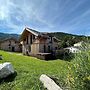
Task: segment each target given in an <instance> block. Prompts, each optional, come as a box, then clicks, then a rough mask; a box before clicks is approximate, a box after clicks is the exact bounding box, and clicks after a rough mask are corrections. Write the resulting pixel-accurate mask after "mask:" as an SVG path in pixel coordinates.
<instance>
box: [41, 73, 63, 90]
mask: <svg viewBox="0 0 90 90" xmlns="http://www.w3.org/2000/svg"><path fill="white" fill-rule="evenodd" d="M40 81H41V82H42V83H43V84H44V87H45V88H47V89H48V90H62V89H61V88H60V87H59V86H58V85H57V84H56V83H55V82H54V81H53V80H52V79H51V78H49V77H48V76H47V75H44V74H42V75H41V76H40Z"/></svg>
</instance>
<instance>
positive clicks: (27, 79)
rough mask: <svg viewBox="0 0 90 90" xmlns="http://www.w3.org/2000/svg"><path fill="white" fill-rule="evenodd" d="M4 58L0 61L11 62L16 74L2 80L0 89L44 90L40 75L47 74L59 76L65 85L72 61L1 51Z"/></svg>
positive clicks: (59, 80)
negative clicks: (42, 58) (38, 57)
mask: <svg viewBox="0 0 90 90" xmlns="http://www.w3.org/2000/svg"><path fill="white" fill-rule="evenodd" d="M0 54H1V55H3V58H4V59H3V60H0V63H4V62H11V63H12V65H13V67H14V69H15V71H16V74H15V76H9V79H6V80H2V81H1V83H0V90H44V88H43V86H42V84H41V82H40V81H39V77H40V75H41V74H46V75H48V76H51V77H56V78H58V80H57V82H58V83H59V85H60V86H61V87H65V86H66V85H65V80H66V76H67V73H68V65H70V62H67V61H63V60H59V59H58V60H50V61H44V60H40V59H37V58H34V57H30V56H23V55H19V54H18V53H10V52H5V51H0ZM10 78H11V79H10Z"/></svg>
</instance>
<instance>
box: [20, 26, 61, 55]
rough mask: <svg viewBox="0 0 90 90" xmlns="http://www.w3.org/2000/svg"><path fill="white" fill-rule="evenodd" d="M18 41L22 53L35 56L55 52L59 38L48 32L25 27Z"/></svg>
mask: <svg viewBox="0 0 90 90" xmlns="http://www.w3.org/2000/svg"><path fill="white" fill-rule="evenodd" d="M20 41H21V44H22V53H23V54H25V55H33V56H37V55H49V54H55V51H56V50H57V49H58V41H59V40H58V39H57V38H56V37H53V36H51V35H50V34H49V33H41V32H38V31H35V30H32V29H30V28H25V29H24V31H23V33H22V34H21V37H20Z"/></svg>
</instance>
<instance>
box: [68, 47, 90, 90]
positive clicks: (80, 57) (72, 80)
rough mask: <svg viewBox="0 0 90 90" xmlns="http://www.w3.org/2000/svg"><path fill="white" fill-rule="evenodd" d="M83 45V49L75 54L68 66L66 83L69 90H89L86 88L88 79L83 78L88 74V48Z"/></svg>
mask: <svg viewBox="0 0 90 90" xmlns="http://www.w3.org/2000/svg"><path fill="white" fill-rule="evenodd" d="M84 47H85V49H83V51H81V52H80V53H78V54H76V55H75V58H74V60H73V61H72V62H71V63H72V65H71V66H68V69H69V71H70V72H69V73H68V75H67V84H68V86H69V89H70V90H72V89H73V90H90V89H88V88H89V87H88V82H89V83H90V81H88V80H87V79H85V78H86V77H88V76H89V75H90V53H89V50H90V49H89V47H87V48H86V46H84ZM82 48H83V47H82ZM85 86H87V88H85Z"/></svg>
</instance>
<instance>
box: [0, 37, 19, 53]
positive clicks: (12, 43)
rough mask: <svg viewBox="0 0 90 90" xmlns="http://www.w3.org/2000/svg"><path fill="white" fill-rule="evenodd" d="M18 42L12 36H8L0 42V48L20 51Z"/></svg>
mask: <svg viewBox="0 0 90 90" xmlns="http://www.w3.org/2000/svg"><path fill="white" fill-rule="evenodd" d="M20 47H21V46H20V43H19V41H17V40H16V39H14V38H8V39H5V40H3V41H2V42H0V49H1V50H5V51H11V52H20V51H21V48H20Z"/></svg>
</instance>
